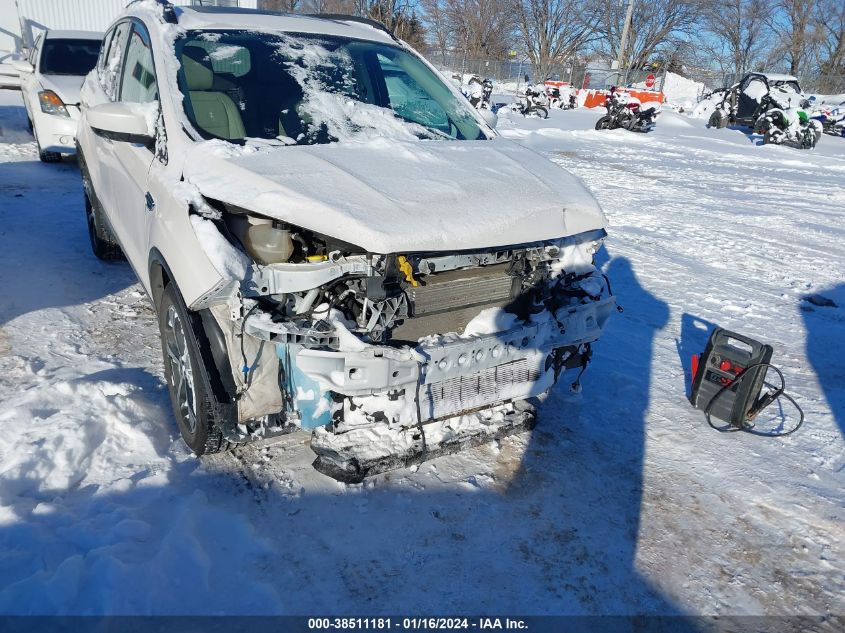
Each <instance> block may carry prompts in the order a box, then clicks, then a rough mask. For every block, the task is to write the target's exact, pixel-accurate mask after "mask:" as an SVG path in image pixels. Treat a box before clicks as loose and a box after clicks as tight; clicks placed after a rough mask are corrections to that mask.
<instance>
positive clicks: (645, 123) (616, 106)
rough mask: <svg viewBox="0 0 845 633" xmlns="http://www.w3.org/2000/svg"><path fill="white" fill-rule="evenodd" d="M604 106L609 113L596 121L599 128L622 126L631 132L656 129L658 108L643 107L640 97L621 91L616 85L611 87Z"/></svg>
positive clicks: (609, 128)
mask: <svg viewBox="0 0 845 633" xmlns="http://www.w3.org/2000/svg"><path fill="white" fill-rule="evenodd" d="M604 107H605V108H606V109H607V114H605V115H604V116H603V117H602V118H600V119H599V120H598V121H597V122H596V129H597V130H615V129H617V128H622V129H625V130H628V131H630V132H643V133H645V132H649V131H651V130H653V129H654V125H655V119H656V118H657V114H658V112H657V109H656V108H653V107H651V108H645V109H643V108H642V104H641V103H640V100H639V99H637V98H635V97H630V96H628V95H625V94H623V93H620V92H619V91H618V90H617V89H616V87H613V88H611V89H610V94H608V95H607V98H606V99H605V101H604Z"/></svg>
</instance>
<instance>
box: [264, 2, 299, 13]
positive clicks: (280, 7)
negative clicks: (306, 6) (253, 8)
mask: <svg viewBox="0 0 845 633" xmlns="http://www.w3.org/2000/svg"><path fill="white" fill-rule="evenodd" d="M301 4H302V2H301V0H259V2H258V8H259V9H263V10H265V11H280V12H282V13H294V12H295V11H296V10H297V9H298V8H299V7H300V5H301Z"/></svg>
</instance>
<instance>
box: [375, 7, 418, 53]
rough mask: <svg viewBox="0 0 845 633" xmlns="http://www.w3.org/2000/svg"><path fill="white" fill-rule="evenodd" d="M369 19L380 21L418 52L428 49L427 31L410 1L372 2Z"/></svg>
mask: <svg viewBox="0 0 845 633" xmlns="http://www.w3.org/2000/svg"><path fill="white" fill-rule="evenodd" d="M367 17H369V18H372V19H373V20H378V21H379V22H381V23H382V24H384V26H385V27H387V30H388V31H390V32H391V33H392V34H393V35H395V36H396V37H398V38H399V39H402V40H404V41H405V42H407V43H408V44H410V45H411V46H413V47H414V48H416V49H417V50H421V51H422V50H425V49H426V41H425V29H424V28H423V25H422V21H421V20H420V19H419V18H418V17H417V15H416V13H415V12H414V11H413V10H411V7H410V3H409V2H408V0H370V4H369V6H368V7H367Z"/></svg>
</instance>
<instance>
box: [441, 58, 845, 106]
mask: <svg viewBox="0 0 845 633" xmlns="http://www.w3.org/2000/svg"><path fill="white" fill-rule="evenodd" d="M428 59H429V61H431V63H432V64H434V66H435V67H436V68H438V69H439V70H441V71H443V72H444V73H445V74H446V75H447V76H451V75H455V76H456V77H459V78H461V79H464V78H465V77H466V76H467V75H476V76H478V77H480V78H482V79H492V80H493V81H494V82H496V83H497V84H498V85H497V87H496V90H497V91H499V92H503V93H514V92H517V91H521V90H522V89H524V87H525V84H526V81H527V82H528V83H530V84H535V83H538V82H542V81H545V80H547V79H553V80H556V81H568V82H569V83H571V84H572V85H574V86H575V87H576V88H588V89H593V90H598V89H606V88H609V87H610V86H630V87H637V88H648V87H649V85H651V86H652V89H654V90H657V91H665V88H666V83H667V81H666V70H665V69H666V65H665V64H655V66H654V68H652V69H623V70H622V71H621V72H620V71H618V70H612V69H609V68H598V67H595V66H590V65H585V64H583V63H577V62H573V63H562V64H553V65H552V66H551V68H550V69H549V71H548V72H547V73H545V76H542V77H541V76H539V75H538V74H537V73H536V72H535V69H534V65H533V64H532V63H531V62H530V61H529V60H528V59H526V58H525V57H521V58H520V57H519V56H514V57H509V58H507V59H475V58H470V57H467V56H466V55H464V54H462V53H461V52H446V53H439V52H430V53H429V55H428ZM679 74H681V76H683V77H684V78H686V79H688V80H690V81H691V82H695V83H698V84H701V85H700V86H699V87H698V90H697V92H698V94H697V95H695V96H693V95H692V94H688V93H689V89H687V90H686V91H685V94H688V97H687V98H689V99H692V100H695V99H696V98H701V97H703V96H705V95H707V94H709V93H710V92H712V91H713V90H718V89H720V88H725V87H728V86H731V85H733V84H735V83H737V82H738V81H739V80H740V79H742V76H743V74H744V73H731V72H721V71H718V70H709V69H704V68H685V69H684V70H683V71H682V72H681V73H679ZM798 79H799V82H800V83H801V87H802V88H803V89H804V92H806V93H808V94H809V93H822V94H839V93H843V92H845V75H843V74H841V73H828V74H826V75H819V74H816V75H802V76H799V78H798Z"/></svg>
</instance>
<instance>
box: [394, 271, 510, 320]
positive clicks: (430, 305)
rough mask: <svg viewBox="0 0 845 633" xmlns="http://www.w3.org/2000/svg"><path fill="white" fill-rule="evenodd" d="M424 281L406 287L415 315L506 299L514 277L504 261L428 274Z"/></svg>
mask: <svg viewBox="0 0 845 633" xmlns="http://www.w3.org/2000/svg"><path fill="white" fill-rule="evenodd" d="M424 281H425V285H420V286H416V287H413V288H409V289H408V290H407V294H408V299H410V300H411V306H412V310H413V315H414V316H422V315H424V314H433V313H436V312H447V311H449V310H454V309H456V308H465V307H469V306H472V305H481V304H485V303H498V302H504V301H507V300H508V299H510V298H511V297H512V296H513V293H514V285H515V284H514V282H515V281H517V280H516V279H515V278H514V277H512V276H510V275H508V274H507V264H504V265H497V266H486V267H483V268H472V269H469V270H456V271H453V272H448V273H439V274H436V275H428V276H426V277H425V278H424ZM517 283H518V281H517ZM517 289H518V286H517Z"/></svg>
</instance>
